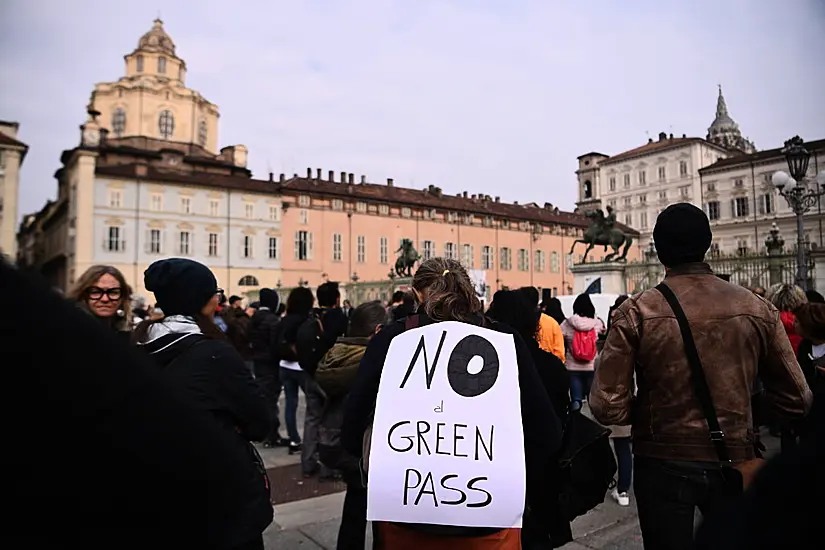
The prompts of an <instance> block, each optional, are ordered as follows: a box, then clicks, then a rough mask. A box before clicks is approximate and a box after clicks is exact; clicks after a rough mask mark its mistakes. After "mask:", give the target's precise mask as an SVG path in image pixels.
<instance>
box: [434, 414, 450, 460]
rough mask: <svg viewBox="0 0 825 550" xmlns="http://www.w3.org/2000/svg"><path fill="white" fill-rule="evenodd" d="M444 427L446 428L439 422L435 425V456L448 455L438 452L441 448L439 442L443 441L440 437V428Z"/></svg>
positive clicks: (442, 437)
mask: <svg viewBox="0 0 825 550" xmlns="http://www.w3.org/2000/svg"><path fill="white" fill-rule="evenodd" d="M444 426H446V424H445V423H444V422H439V423H438V424H436V425H435V454H437V455H447V456H449V455H450V453H448V452H447V453H445V452H442V451H439V450H438V449H439V448H440V447H441V442H442V441H444V436H443V435H441V428H443V427H444Z"/></svg>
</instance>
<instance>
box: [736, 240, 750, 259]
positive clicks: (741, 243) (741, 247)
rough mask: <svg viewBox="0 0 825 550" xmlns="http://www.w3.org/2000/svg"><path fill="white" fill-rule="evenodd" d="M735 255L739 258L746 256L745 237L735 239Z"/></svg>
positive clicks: (746, 241)
mask: <svg viewBox="0 0 825 550" xmlns="http://www.w3.org/2000/svg"><path fill="white" fill-rule="evenodd" d="M736 253H737V254H739V255H740V256H746V255H747V254H748V239H747V238H746V237H740V238H739V239H736Z"/></svg>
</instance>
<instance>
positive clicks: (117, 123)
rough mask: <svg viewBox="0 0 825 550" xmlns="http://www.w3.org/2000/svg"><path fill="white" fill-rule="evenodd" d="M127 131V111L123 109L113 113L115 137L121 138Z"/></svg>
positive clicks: (119, 108)
mask: <svg viewBox="0 0 825 550" xmlns="http://www.w3.org/2000/svg"><path fill="white" fill-rule="evenodd" d="M125 130H126V111H124V110H123V109H122V108H121V107H118V108H117V109H115V111H114V112H113V113H112V133H114V135H115V137H121V136H122V135H123V132H124V131H125Z"/></svg>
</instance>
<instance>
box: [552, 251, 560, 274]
mask: <svg viewBox="0 0 825 550" xmlns="http://www.w3.org/2000/svg"><path fill="white" fill-rule="evenodd" d="M560 268H561V265H560V263H559V253H558V252H556V251H555V250H554V251H553V252H551V253H550V271H552V272H553V273H558V272H559V269H560Z"/></svg>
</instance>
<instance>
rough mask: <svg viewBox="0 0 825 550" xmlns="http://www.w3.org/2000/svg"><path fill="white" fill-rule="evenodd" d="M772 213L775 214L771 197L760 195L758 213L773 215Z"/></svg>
mask: <svg viewBox="0 0 825 550" xmlns="http://www.w3.org/2000/svg"><path fill="white" fill-rule="evenodd" d="M774 212H776V207H775V205H774V203H773V195H772V194H771V193H766V194H764V195H762V196H761V197H760V200H759V213H760V214H773V213H774Z"/></svg>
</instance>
